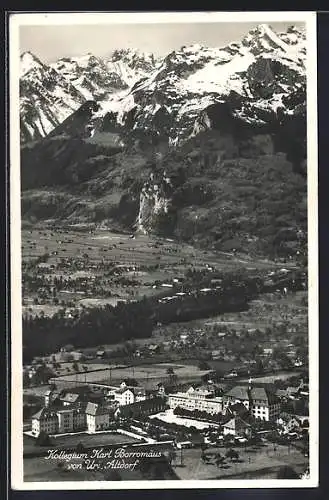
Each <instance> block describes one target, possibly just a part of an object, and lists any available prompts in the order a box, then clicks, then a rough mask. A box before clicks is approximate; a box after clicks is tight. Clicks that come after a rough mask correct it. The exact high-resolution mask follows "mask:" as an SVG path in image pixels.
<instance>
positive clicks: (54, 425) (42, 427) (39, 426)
mask: <svg viewBox="0 0 329 500" xmlns="http://www.w3.org/2000/svg"><path fill="white" fill-rule="evenodd" d="M41 432H45V433H46V434H48V435H50V434H56V433H57V432H58V417H57V413H56V411H54V410H52V409H50V408H41V410H39V411H38V412H37V413H35V414H34V415H33V416H32V434H33V435H34V436H39V434H40V433H41Z"/></svg>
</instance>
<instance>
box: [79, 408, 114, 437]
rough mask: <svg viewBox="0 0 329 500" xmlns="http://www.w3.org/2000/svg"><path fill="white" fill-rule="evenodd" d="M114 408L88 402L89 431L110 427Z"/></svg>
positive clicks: (87, 418) (87, 419) (87, 422)
mask: <svg viewBox="0 0 329 500" xmlns="http://www.w3.org/2000/svg"><path fill="white" fill-rule="evenodd" d="M112 415H113V410H111V409H110V407H108V406H104V405H102V404H98V403H90V402H89V403H88V404H87V407H86V424H87V431H88V432H97V431H102V430H106V429H108V428H109V425H110V421H111V418H110V416H112Z"/></svg>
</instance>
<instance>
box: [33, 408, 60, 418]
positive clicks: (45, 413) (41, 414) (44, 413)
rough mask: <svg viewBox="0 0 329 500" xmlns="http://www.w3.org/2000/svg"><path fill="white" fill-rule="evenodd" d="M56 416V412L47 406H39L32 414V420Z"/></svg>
mask: <svg viewBox="0 0 329 500" xmlns="http://www.w3.org/2000/svg"><path fill="white" fill-rule="evenodd" d="M52 417H56V412H55V411H54V410H50V409H49V408H41V410H39V411H38V412H37V413H35V414H34V415H33V416H32V419H33V420H43V419H45V418H52Z"/></svg>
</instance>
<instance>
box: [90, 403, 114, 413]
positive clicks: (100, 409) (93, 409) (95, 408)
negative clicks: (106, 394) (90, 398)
mask: <svg viewBox="0 0 329 500" xmlns="http://www.w3.org/2000/svg"><path fill="white" fill-rule="evenodd" d="M107 413H110V411H109V408H107V407H106V406H103V405H100V404H97V403H90V402H89V403H87V406H86V414H87V415H93V416H96V415H106V414H107Z"/></svg>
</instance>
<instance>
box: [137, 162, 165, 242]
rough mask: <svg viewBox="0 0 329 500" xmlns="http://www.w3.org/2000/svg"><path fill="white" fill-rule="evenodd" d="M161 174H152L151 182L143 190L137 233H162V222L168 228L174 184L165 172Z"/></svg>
mask: <svg viewBox="0 0 329 500" xmlns="http://www.w3.org/2000/svg"><path fill="white" fill-rule="evenodd" d="M160 172H161V173H160V174H159V173H158V174H157V175H155V174H154V172H152V173H151V174H150V177H149V180H148V181H147V182H145V183H144V185H143V187H142V188H141V192H140V198H139V211H138V215H137V221H136V229H137V231H140V232H143V233H148V232H150V231H153V230H154V229H158V230H160V231H161V220H162V221H163V222H164V224H165V225H166V226H167V223H168V221H167V216H168V212H169V207H170V205H171V196H172V183H171V180H170V178H169V177H167V175H166V172H165V171H163V172H162V171H160Z"/></svg>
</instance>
